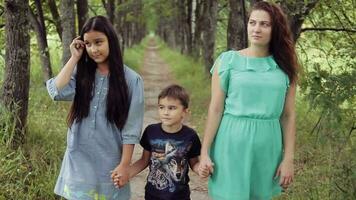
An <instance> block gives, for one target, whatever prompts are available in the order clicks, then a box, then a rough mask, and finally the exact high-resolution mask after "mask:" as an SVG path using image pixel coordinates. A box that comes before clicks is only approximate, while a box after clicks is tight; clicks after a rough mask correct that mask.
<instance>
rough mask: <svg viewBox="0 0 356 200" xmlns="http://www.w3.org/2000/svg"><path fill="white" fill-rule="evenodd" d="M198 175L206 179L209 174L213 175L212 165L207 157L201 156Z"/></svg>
mask: <svg viewBox="0 0 356 200" xmlns="http://www.w3.org/2000/svg"><path fill="white" fill-rule="evenodd" d="M198 170H199V175H200V176H201V177H203V178H204V177H208V176H209V175H210V174H212V173H214V163H213V162H212V161H211V159H210V157H209V155H207V154H206V155H201V156H200V163H199V168H198Z"/></svg>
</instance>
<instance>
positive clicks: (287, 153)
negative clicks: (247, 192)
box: [276, 82, 296, 187]
mask: <svg viewBox="0 0 356 200" xmlns="http://www.w3.org/2000/svg"><path fill="white" fill-rule="evenodd" d="M295 92H296V84H295V82H293V83H291V85H290V87H289V89H288V92H287V96H286V101H285V104H284V109H283V113H282V116H281V125H282V130H283V144H284V155H283V160H282V162H281V164H280V166H279V168H278V170H277V174H276V176H280V185H281V186H283V187H287V186H288V185H289V184H290V183H291V182H292V181H293V176H294V174H293V173H294V164H293V160H294V148H295V132H296V127H295V118H296V116H295Z"/></svg>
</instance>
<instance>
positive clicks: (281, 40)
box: [251, 1, 299, 83]
mask: <svg viewBox="0 0 356 200" xmlns="http://www.w3.org/2000/svg"><path fill="white" fill-rule="evenodd" d="M254 10H263V11H266V12H267V13H268V14H269V16H270V17H271V20H272V36H271V41H270V44H269V51H270V52H271V54H272V55H273V57H274V59H275V60H276V62H277V64H278V66H279V67H280V68H281V69H282V70H283V71H284V73H286V74H287V75H288V77H289V80H290V82H291V83H292V82H294V81H296V79H297V69H298V67H299V64H298V59H297V54H296V51H295V45H294V41H293V39H292V38H293V37H292V33H291V30H290V27H289V23H288V20H287V17H286V15H285V13H284V12H283V11H282V9H281V8H280V7H279V6H277V5H275V4H273V3H269V2H265V1H260V2H257V3H255V4H254V5H253V7H252V10H251V12H253V11H254Z"/></svg>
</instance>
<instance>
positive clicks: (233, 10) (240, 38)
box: [227, 0, 247, 50]
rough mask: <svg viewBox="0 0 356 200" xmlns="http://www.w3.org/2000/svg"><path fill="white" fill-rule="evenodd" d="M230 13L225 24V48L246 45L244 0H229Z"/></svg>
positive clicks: (237, 48)
mask: <svg viewBox="0 0 356 200" xmlns="http://www.w3.org/2000/svg"><path fill="white" fill-rule="evenodd" d="M229 4H230V13H229V19H228V26H227V48H228V49H235V50H239V49H243V48H246V47H247V28H246V27H247V19H246V9H245V0H229Z"/></svg>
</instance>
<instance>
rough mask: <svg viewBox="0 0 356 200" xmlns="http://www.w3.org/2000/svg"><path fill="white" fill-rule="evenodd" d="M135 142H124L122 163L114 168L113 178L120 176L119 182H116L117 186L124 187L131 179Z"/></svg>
mask: <svg viewBox="0 0 356 200" xmlns="http://www.w3.org/2000/svg"><path fill="white" fill-rule="evenodd" d="M134 146H135V145H134V144H123V146H122V157H121V161H120V164H119V165H118V166H117V167H116V168H115V169H114V170H113V172H112V174H111V179H112V180H113V181H114V180H115V178H119V181H118V182H114V183H115V185H116V186H118V187H122V186H124V185H125V184H126V183H127V182H128V181H129V178H130V177H129V167H130V163H131V158H132V153H133V150H134Z"/></svg>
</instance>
